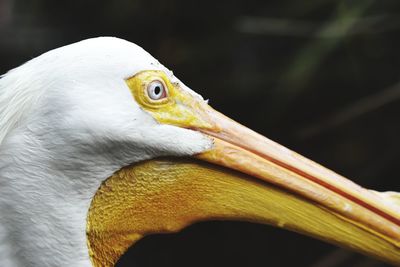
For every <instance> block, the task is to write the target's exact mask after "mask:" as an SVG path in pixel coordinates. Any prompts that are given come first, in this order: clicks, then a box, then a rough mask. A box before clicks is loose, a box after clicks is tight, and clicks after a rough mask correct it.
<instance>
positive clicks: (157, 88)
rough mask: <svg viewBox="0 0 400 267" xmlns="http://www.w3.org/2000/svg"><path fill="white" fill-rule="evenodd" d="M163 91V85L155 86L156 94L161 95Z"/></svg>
mask: <svg viewBox="0 0 400 267" xmlns="http://www.w3.org/2000/svg"><path fill="white" fill-rule="evenodd" d="M160 93H161V87H160V86H156V87H155V88H154V94H156V95H159V94H160Z"/></svg>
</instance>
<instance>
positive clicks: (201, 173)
mask: <svg viewBox="0 0 400 267" xmlns="http://www.w3.org/2000/svg"><path fill="white" fill-rule="evenodd" d="M154 79H159V80H162V81H164V82H165V84H166V86H167V87H168V90H169V93H170V96H171V97H170V99H168V100H166V101H163V102H161V103H155V104H154V103H152V102H146V101H147V100H146V95H145V94H144V93H143V92H144V88H146V85H147V84H148V82H151V81H152V80H154ZM127 83H128V86H129V87H130V88H131V90H132V92H133V96H134V97H135V99H136V101H137V102H138V103H139V104H141V105H142V107H143V109H145V110H146V111H147V112H149V113H150V114H151V115H152V116H153V117H154V118H155V119H156V120H157V121H158V122H159V123H165V124H172V125H175V126H179V127H185V128H190V129H192V130H196V131H200V132H202V133H204V134H206V135H207V136H209V137H210V138H211V139H212V140H213V141H214V146H213V147H212V148H211V149H210V150H208V151H205V152H203V153H201V154H198V155H195V156H194V157H195V159H193V158H190V159H187V158H184V159H182V158H163V159H155V160H151V161H147V162H142V163H139V164H136V165H133V166H129V167H126V168H123V169H122V170H120V171H119V172H117V173H116V174H114V175H113V176H112V177H110V178H109V179H107V181H106V182H105V183H104V184H103V185H102V186H101V187H100V188H99V190H98V191H97V193H96V195H95V197H94V199H93V201H92V204H91V207H90V210H89V214H88V223H87V234H88V246H89V251H90V255H91V258H92V262H93V263H94V265H95V266H112V265H113V264H114V263H115V262H116V261H117V260H118V258H119V257H120V256H121V255H122V254H123V253H124V252H125V251H126V250H127V249H128V247H129V246H131V245H132V244H134V243H135V242H136V241H137V240H139V239H140V238H141V237H143V236H144V235H148V234H152V233H166V232H175V231H178V230H180V229H182V228H183V227H185V226H187V225H189V224H191V223H194V222H197V221H204V220H242V221H253V222H259V223H265V224H271V225H275V226H278V227H283V228H286V229H289V230H293V231H297V232H301V233H304V234H307V235H310V236H313V237H316V238H319V239H322V240H325V241H327V242H330V243H334V244H337V245H340V246H344V247H347V248H350V249H353V250H357V251H359V252H361V253H364V254H367V255H371V256H373V257H376V258H379V259H381V260H383V261H386V262H388V263H391V264H395V265H399V266H400V208H399V204H398V203H399V200H398V199H399V197H398V194H397V193H378V192H374V191H370V190H366V189H364V188H362V187H360V186H358V185H356V184H354V183H353V182H351V181H349V180H347V179H346V178H344V177H342V176H340V175H338V174H336V173H334V172H332V171H330V170H328V169H326V168H324V167H322V166H320V165H318V164H316V163H314V162H312V161H310V160H308V159H306V158H304V157H302V156H300V155H298V154H296V153H294V152H292V151H290V150H288V149H287V148H284V147H283V146H281V145H279V144H277V143H275V142H273V141H271V140H269V139H267V138H265V137H263V136H261V135H259V134H257V133H255V132H253V131H252V130H250V129H247V128H246V127H244V126H242V125H240V124H238V123H236V122H234V121H233V120H231V119H229V118H227V117H225V116H224V115H222V114H220V113H219V112H217V111H215V110H214V109H212V108H211V107H210V106H208V105H207V104H206V103H204V101H201V99H198V98H196V97H195V96H193V95H192V94H190V93H188V92H187V91H186V90H182V89H181V88H179V85H176V84H171V83H170V82H169V81H168V79H167V77H166V76H165V74H163V73H162V72H159V71H147V72H143V73H139V74H138V75H136V76H134V77H132V78H131V79H130V80H128V81H127Z"/></svg>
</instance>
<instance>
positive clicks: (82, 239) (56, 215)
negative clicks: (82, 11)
mask: <svg viewBox="0 0 400 267" xmlns="http://www.w3.org/2000/svg"><path fill="white" fill-rule="evenodd" d="M142 70H163V71H165V72H166V73H167V74H168V75H169V76H170V78H171V79H172V80H173V81H174V82H180V81H179V80H177V79H176V78H175V77H173V76H172V73H171V72H170V71H169V70H167V69H166V68H165V67H164V66H162V65H161V64H160V63H159V62H158V61H157V60H155V59H154V58H153V57H152V56H151V55H150V54H148V53H147V52H145V51H144V50H143V49H142V48H140V47H139V46H137V45H135V44H132V43H129V42H127V41H124V40H121V39H117V38H111V37H102V38H95V39H89V40H85V41H82V42H79V43H75V44H72V45H69V46H65V47H62V48H59V49H55V50H52V51H50V52H48V53H45V54H43V55H41V56H40V57H38V58H35V59H33V60H31V61H29V62H27V63H26V64H24V65H22V66H21V67H19V68H16V69H14V70H12V71H11V72H9V73H8V74H6V75H5V76H4V77H3V78H1V79H0V266H41V267H42V266H43V267H45V266H91V263H90V260H89V256H88V251H87V247H86V233H85V227H86V215H87V211H88V207H89V205H90V202H91V199H92V197H93V196H94V194H95V192H96V190H97V189H98V187H99V185H100V183H101V182H102V181H103V180H105V179H106V178H107V177H109V176H111V175H112V174H113V173H114V172H115V171H117V170H118V169H120V168H121V167H123V166H126V165H128V164H131V163H134V162H138V161H142V160H145V159H149V158H153V157H157V156H164V155H176V156H183V155H192V154H195V153H198V152H201V151H204V150H206V149H208V148H209V147H210V146H211V141H210V140H209V139H207V138H206V137H205V136H203V135H202V134H200V133H197V132H194V131H190V130H186V129H182V128H178V127H173V126H168V125H160V124H158V123H157V122H156V121H155V120H154V119H153V118H152V117H151V116H150V115H149V114H147V113H145V112H144V111H143V110H142V109H140V107H139V106H138V104H137V103H135V101H134V98H133V97H132V96H131V93H130V91H129V89H128V88H127V85H126V83H125V79H126V78H128V77H130V76H133V75H135V74H136V73H137V72H139V71H142ZM185 88H186V87H185ZM187 90H190V89H187ZM190 92H191V93H192V94H194V95H196V94H195V93H194V92H192V91H190ZM198 97H200V96H198Z"/></svg>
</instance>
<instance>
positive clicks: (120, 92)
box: [0, 37, 400, 267]
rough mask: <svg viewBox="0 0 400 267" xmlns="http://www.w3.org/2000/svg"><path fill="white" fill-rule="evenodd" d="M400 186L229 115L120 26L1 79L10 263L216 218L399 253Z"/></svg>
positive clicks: (114, 245) (3, 213)
mask: <svg viewBox="0 0 400 267" xmlns="http://www.w3.org/2000/svg"><path fill="white" fill-rule="evenodd" d="M398 199H399V197H398V194H397V193H378V192H375V191H369V190H366V189H363V188H361V187H359V186H357V185H355V184H354V183H352V182H351V181H349V180H347V179H345V178H343V177H341V176H339V175H338V174H335V173H334V172H332V171H329V170H327V169H325V168H323V167H322V166H320V165H317V164H316V163H314V162H312V161H310V160H308V159H305V158H304V157H302V156H300V155H298V154H296V153H294V152H292V151H290V150H288V149H286V148H284V147H282V146H281V145H279V144H277V143H274V142H273V141H270V140H269V139H267V138H265V137H263V136H261V135H259V134H257V133H255V132H253V131H251V130H249V129H247V128H245V127H244V126H241V125H239V124H238V123H236V122H234V121H233V120H230V119H228V118H227V117H225V116H224V115H222V114H220V113H218V112H217V111H215V110H213V109H212V108H211V107H210V106H209V105H208V104H207V102H206V101H204V100H203V98H202V97H201V96H199V95H198V94H196V93H195V92H193V91H192V90H190V89H189V88H188V87H187V86H185V85H184V84H183V83H182V82H181V81H179V80H178V79H177V78H176V77H175V76H174V75H173V74H172V72H171V71H169V70H168V69H166V68H165V67H164V66H163V65H161V64H160V63H159V62H158V61H157V60H156V59H154V58H153V57H152V56H151V55H150V54H148V53H147V52H145V51H144V50H143V49H142V48H140V47H139V46H137V45H135V44H132V43H130V42H127V41H124V40H121V39H117V38H110V37H103V38H95V39H89V40H85V41H81V42H78V43H75V44H72V45H68V46H65V47H62V48H58V49H55V50H52V51H50V52H47V53H45V54H43V55H41V56H39V57H37V58H35V59H32V60H31V61H29V62H27V63H26V64H24V65H22V66H20V67H18V68H16V69H14V70H12V71H10V72H8V73H7V74H5V75H4V76H3V77H2V78H1V80H0V266H5V267H6V266H11V267H13V266H35V267H36V266H40V267H45V266H82V267H85V266H113V265H114V264H115V262H116V261H117V260H118V258H119V257H120V256H121V255H122V254H123V253H124V251H126V249H127V248H128V247H129V246H131V245H132V244H134V243H135V242H136V241H137V240H139V239H140V238H141V237H142V236H144V235H146V234H151V233H158V232H175V231H178V230H180V229H182V228H183V227H185V226H187V225H188V224H190V223H193V222H196V221H202V220H208V219H220V220H228V219H229V220H245V221H254V222H261V223H267V224H272V225H276V226H278V227H283V228H287V229H290V230H293V231H297V232H301V233H304V234H307V235H310V236H313V237H316V238H319V239H322V240H325V241H327V242H330V243H334V244H338V245H341V246H344V247H347V248H350V249H353V250H356V251H359V252H361V253H364V254H367V255H370V256H373V257H376V258H379V259H381V260H383V261H386V262H389V263H391V264H395V265H400V249H399V246H400V209H399V205H398V203H399V201H398Z"/></svg>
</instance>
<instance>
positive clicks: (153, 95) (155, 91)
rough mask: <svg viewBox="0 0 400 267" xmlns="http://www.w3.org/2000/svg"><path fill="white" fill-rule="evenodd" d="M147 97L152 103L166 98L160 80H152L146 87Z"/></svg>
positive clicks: (165, 90) (165, 91)
mask: <svg viewBox="0 0 400 267" xmlns="http://www.w3.org/2000/svg"><path fill="white" fill-rule="evenodd" d="M146 92H147V96H148V97H149V98H150V99H151V100H153V101H159V100H162V99H164V98H166V97H167V89H166V86H165V85H164V83H163V82H162V81H160V80H154V81H152V82H150V83H149V84H148V85H147V88H146Z"/></svg>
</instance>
